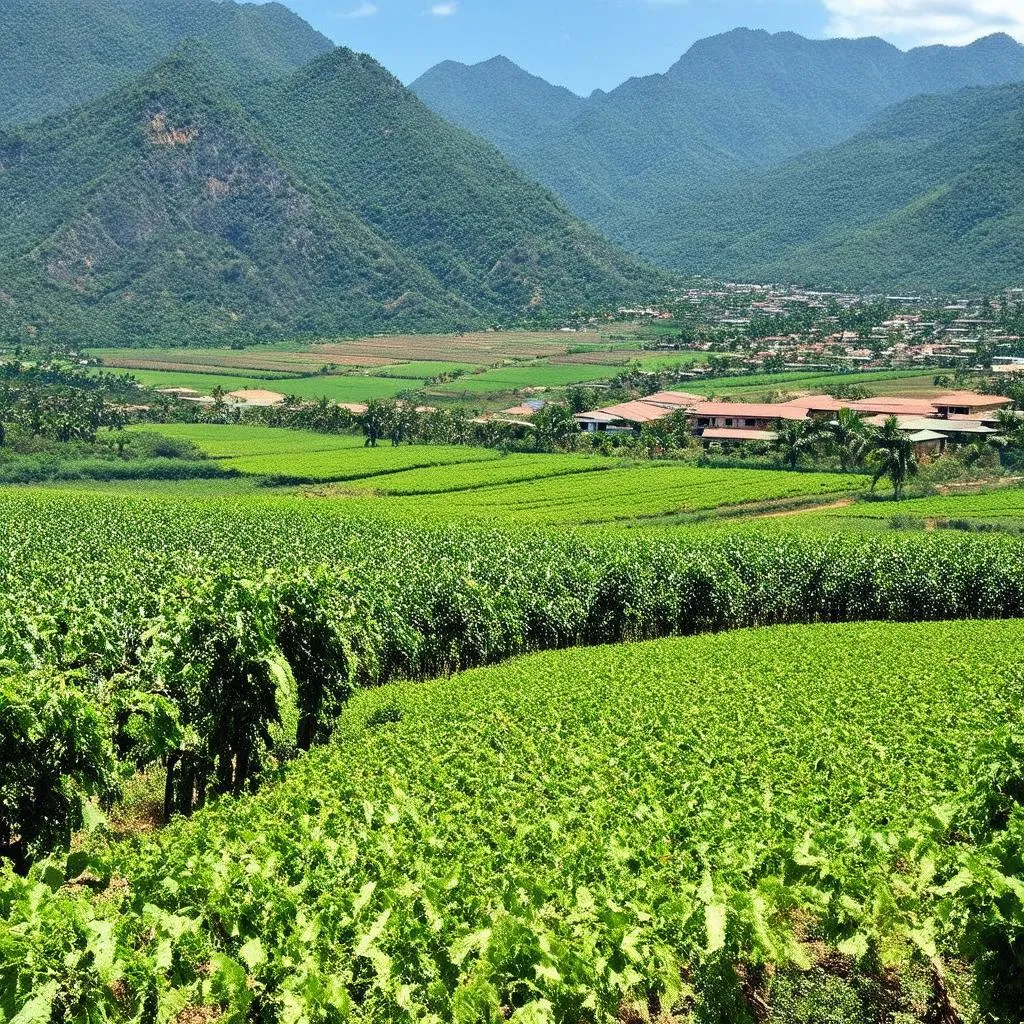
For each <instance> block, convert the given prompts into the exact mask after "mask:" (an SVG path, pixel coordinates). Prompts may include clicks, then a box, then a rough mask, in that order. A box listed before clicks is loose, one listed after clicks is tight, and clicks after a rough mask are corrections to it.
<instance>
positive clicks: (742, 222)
mask: <svg viewBox="0 0 1024 1024" xmlns="http://www.w3.org/2000/svg"><path fill="white" fill-rule="evenodd" d="M1021 81H1024V47H1022V46H1021V45H1020V44H1019V43H1017V42H1015V41H1014V40H1012V39H1011V38H1010V37H1009V36H1005V35H996V36H990V37H988V38H986V39H981V40H978V41H977V42H975V43H973V44H971V45H970V46H966V47H959V48H958V47H941V46H936V47H927V48H922V49H917V50H911V51H909V52H902V51H900V50H898V49H897V48H896V47H894V46H891V45H889V44H888V43H885V42H883V41H882V40H880V39H859V40H814V41H812V40H807V39H803V38H801V37H800V36H797V35H794V34H793V33H781V34H778V35H769V34H768V33H766V32H751V31H748V30H737V31H734V32H730V33H728V34H726V35H723V36H716V37H714V38H712V39H707V40H703V41H702V42H700V43H697V44H696V45H695V46H694V47H693V48H692V49H691V50H690V51H689V52H688V53H686V54H685V55H684V56H683V58H682V59H681V60H680V61H679V62H678V63H677V64H676V65H675V66H674V67H673V68H671V69H670V70H669V71H668V72H666V73H665V74H663V75H652V76H649V77H646V78H638V79H632V80H630V81H628V82H626V83H624V84H623V85H621V86H620V87H619V88H617V89H615V90H613V91H612V92H610V93H607V94H605V93H600V92H599V93H595V94H594V95H592V96H591V97H589V98H588V99H586V100H584V99H580V98H579V97H575V98H570V97H567V96H566V95H565V92H564V90H559V89H557V88H555V87H554V86H550V85H548V84H547V83H543V82H541V81H540V80H538V79H536V78H534V77H532V76H529V75H527V74H526V72H524V71H522V70H521V69H518V68H515V67H514V66H513V65H510V64H509V63H508V62H507V61H501V60H494V61H489V62H487V63H485V64H480V65H476V66H473V67H467V66H464V65H459V64H455V63H453V62H446V63H445V64H442V65H440V66H438V67H437V68H435V69H433V70H432V71H430V72H428V73H427V74H426V75H424V76H423V77H422V78H421V79H420V80H419V81H417V82H415V83H414V84H413V88H414V89H415V90H416V91H417V92H418V93H419V95H420V96H422V97H423V99H424V100H425V101H426V102H427V103H429V104H430V105H431V106H432V107H433V108H434V109H435V110H437V111H438V112H439V113H441V114H443V115H444V116H445V117H447V118H449V119H451V120H453V121H455V122H456V123H457V124H461V125H463V126H465V127H467V128H469V129H470V130H472V131H475V132H477V133H479V134H481V135H483V136H484V137H486V138H488V139H490V140H491V141H492V142H494V143H495V145H497V146H499V147H501V148H502V150H503V152H505V154H506V155H507V156H508V157H509V158H510V159H511V160H512V161H513V162H515V163H516V164H517V165H518V166H520V167H522V168H524V169H525V170H527V171H528V172H529V173H530V174H532V175H533V176H535V177H536V178H537V179H538V180H540V181H542V182H544V183H545V184H546V185H548V186H550V187H551V188H553V189H554V190H555V191H556V192H558V194H559V195H561V196H562V198H563V199H565V201H566V202H567V203H568V205H569V206H570V208H571V209H573V210H574V211H575V212H576V213H577V214H579V215H580V216H582V217H584V218H586V219H588V220H590V221H591V222H592V223H594V224H597V225H599V226H600V227H601V228H602V229H603V230H605V231H606V232H607V233H608V234H609V236H610V237H611V238H613V239H614V240H616V241H619V242H620V243H622V244H625V245H627V246H628V247H629V248H631V249H632V250H633V251H635V252H638V253H642V254H643V255H645V256H646V257H648V258H651V259H654V260H657V261H658V262H660V263H662V264H664V265H667V266H669V267H671V268H673V269H685V270H686V271H688V272H694V273H705V274H709V275H719V274H720V275H725V276H730V277H740V278H744V279H750V280H758V281H763V280H773V279H784V280H790V281H794V282H800V283H809V284H828V285H837V284H840V285H848V286H850V287H855V288H864V289H876V288H877V289H879V290H888V289H893V288H895V289H901V290H902V289H904V288H913V289H917V288H924V289H930V290H943V289H955V288H959V287H962V286H968V287H971V288H975V289H982V288H992V287H1003V286H1007V285H1009V284H1015V283H1017V280H1018V279H1019V277H1020V275H1021V273H1022V272H1024V254H1022V252H1021V250H1020V247H1019V246H1017V245H1015V244H1013V238H1014V235H1015V233H1017V232H1016V229H1017V224H1016V222H1015V219H1014V216H1015V215H1014V210H1015V207H1018V206H1019V201H1018V199H1017V195H1018V192H1019V188H1020V175H1019V168H1018V161H1017V160H1016V159H1015V158H1014V157H1013V154H1014V153H1016V152H1017V151H1018V147H1019V144H1018V143H1017V142H1016V141H1015V136H1014V129H1013V128H1012V126H1011V125H1010V124H1008V116H1009V115H1008V112H1007V109H1006V104H1007V94H1006V93H1000V92H998V91H997V90H996V87H998V86H1000V85H1007V84H1010V83H1014V82H1021ZM971 86H976V87H984V88H988V89H992V92H991V93H990V94H985V93H982V94H981V95H982V97H984V96H986V95H988V96H989V97H990V98H989V99H987V100H986V99H982V100H979V99H974V100H972V99H966V100H962V99H950V100H949V104H950V105H949V106H943V103H944V102H945V101H944V100H943V99H941V98H940V99H936V100H934V101H927V100H923V99H922V100H920V101H919V105H918V106H914V105H913V104H911V105H910V106H909V107H907V108H905V109H903V110H902V112H901V111H897V112H895V113H888V112H887V108H889V107H891V106H892V105H894V104H900V103H904V102H907V101H912V100H913V99H914V98H915V97H922V96H924V95H925V94H941V95H945V94H949V93H953V92H956V91H957V90H962V89H964V88H966V87H971ZM929 103H931V104H932V106H931V107H929ZM989 103H991V105H992V108H993V109H991V110H989V109H987V105H988V104H989ZM918 117H921V118H922V119H923V122H922V123H919V122H918V121H917V118H918ZM1000 117H1001V118H1002V120H1001V121H1000V120H999V119H1000ZM875 118H878V119H879V120H878V121H877V122H876V123H873V122H874V119H875ZM862 133H863V134H862ZM851 140H852V141H851ZM947 149H948V150H949V153H948V160H949V166H948V167H944V168H943V167H942V166H941V159H942V154H943V152H944V151H945V150H947ZM802 154H809V155H806V156H802ZM793 161H795V162H793ZM769 169H770V173H769ZM833 199H835V204H834V206H833V202H832V200H833ZM960 235H967V236H968V237H967V238H965V239H962V240H961V238H960V237H959V236H960ZM951 243H955V244H951Z"/></svg>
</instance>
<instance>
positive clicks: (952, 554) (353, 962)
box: [0, 378, 1024, 1024]
mask: <svg viewBox="0 0 1024 1024" xmlns="http://www.w3.org/2000/svg"><path fill="white" fill-rule="evenodd" d="M337 379H346V378H337ZM396 380H397V378H396ZM138 435H143V436H142V437H139V436H138ZM147 435H157V438H159V439H160V440H162V441H164V442H166V443H167V444H169V445H171V446H172V447H173V444H178V445H186V443H187V445H186V446H194V448H191V447H189V449H188V450H189V451H190V452H192V454H191V455H190V456H189V459H190V460H192V461H194V462H196V463H197V464H198V465H199V466H209V467H210V468H211V469H215V470H217V471H220V472H224V471H231V472H234V473H236V474H238V476H237V477H235V478H232V479H226V480H223V481H212V482H210V483H209V484H203V485H202V486H200V485H199V484H198V483H196V484H192V485H190V486H191V488H193V489H192V491H191V493H192V494H193V495H195V496H194V497H189V496H188V494H189V493H190V492H189V491H186V490H185V489H183V488H181V487H165V486H163V485H160V486H154V487H153V488H152V489H151V490H148V491H143V490H140V491H139V493H137V494H132V495H125V494H123V493H121V494H118V493H116V492H117V490H118V488H115V487H111V488H109V489H108V490H109V493H104V490H105V487H103V486H99V485H96V486H94V487H93V488H92V489H91V490H90V491H86V490H84V489H82V490H78V491H75V490H70V489H67V488H25V489H7V490H0V522H3V524H4V526H5V532H4V540H3V543H2V547H0V664H2V665H3V666H4V673H3V677H2V679H0V744H2V745H3V751H4V757H3V758H0V860H2V861H4V863H5V864H6V866H3V865H0V1020H2V1021H8V1022H10V1021H13V1022H16V1024H24V1022H29V1021H39V1022H50V1024H52V1022H54V1021H63V1020H82V1021H91V1020H106V1021H108V1022H110V1024H141V1022H143V1021H145V1022H146V1024H149V1022H167V1024H212V1022H213V1021H217V1020H221V1019H223V1020H225V1021H227V1020H236V1021H238V1022H239V1024H242V1022H249V1024H256V1022H260V1024H298V1022H301V1021H308V1022H309V1024H337V1022H340V1021H344V1020H351V1021H364V1022H368V1024H370V1022H377V1021H380V1022H391V1021H395V1020H408V1021H412V1020H424V1021H427V1020H433V1021H448V1020H451V1021H457V1022H461V1021H465V1022H466V1024H475V1022H479V1021H487V1022H490V1024H496V1022H498V1021H500V1020H504V1019H510V1020H513V1021H518V1022H521V1024H580V1022H586V1024H655V1022H657V1024H668V1022H669V1021H671V1022H672V1024H711V1022H715V1024H750V1022H751V1020H752V1019H753V1020H768V1019H777V1020H780V1021H783V1022H794V1024H796V1022H799V1024H821V1022H831V1021H833V1020H842V1021H843V1022H844V1024H845V1022H847V1021H849V1022H852V1024H882V1022H885V1024H897V1022H898V1024H935V1022H937V1021H941V1022H943V1024H953V1022H954V1021H955V1022H956V1024H967V1022H971V1024H981V1022H982V1021H992V1022H998V1024H1017V1021H1016V1019H1015V1017H1014V1016H1013V1014H1014V1013H1015V1008H1016V1007H1019V1006H1020V1005H1022V1002H1021V1000H1022V998H1024V997H1022V996H1021V994H1020V992H1019V979H1020V972H1019V970H1016V965H1017V960H1016V958H1017V949H1018V943H1019V936H1020V934H1021V928H1022V927H1024V899H1022V898H1021V896H1020V893H1021V892H1024V889H1021V888H1020V880H1019V876H1020V874H1021V869H1020V863H1019V835H1018V834H1019V830H1020V826H1021V821H1022V817H1021V815H1022V812H1021V808H1020V805H1019V802H1018V796H1017V795H1016V794H1017V793H1018V787H1019V778H1020V774H1021V770H1022V765H1024V755H1022V753H1021V751H1022V749H1024V747H1022V746H1021V741H1020V737H1019V728H1020V724H1021V719H1020V707H1021V700H1022V698H1024V690H1022V688H1024V678H1022V676H1021V673H1020V666H1019V651H1020V645H1021V642H1022V640H1024V626H1022V625H1021V621H1020V620H1021V619H1022V618H1024V576H1022V574H1021V571H1020V568H1021V565H1022V564H1024V540H1022V539H1021V538H1020V537H1018V536H1007V535H1002V536H1000V535H992V536H968V535H966V534H964V535H958V534H953V533H949V532H942V533H940V532H939V531H937V530H931V531H926V530H923V529H922V530H918V531H913V532H904V531H903V530H900V531H897V530H893V529H891V528H890V523H889V521H888V520H889V519H891V518H892V517H893V516H894V515H898V516H899V517H900V518H901V519H917V520H920V521H921V522H922V523H929V524H933V522H934V520H936V519H937V518H939V517H940V516H941V515H943V514H944V513H943V512H942V511H941V510H942V509H946V510H947V511H948V510H949V509H952V508H953V507H961V508H963V509H965V510H968V514H969V515H977V516H979V517H986V518H987V519H991V518H994V517H998V516H1000V515H1002V516H1004V517H1005V518H1006V519H1007V520H1010V521H1012V520H1013V519H1014V517H1015V516H1016V515H1017V512H1018V510H1019V508H1020V502H1019V494H1020V491H1015V490H1012V489H1007V490H1004V491H998V492H997V491H993V492H991V493H989V494H977V495H969V494H963V495H957V496H942V497H932V498H924V499H914V500H911V501H904V502H901V503H899V504H895V503H893V502H891V501H879V500H871V499H870V498H869V497H868V496H867V495H866V490H867V482H868V481H867V478H866V477H865V476H864V475H862V474H856V473H819V472H797V471H784V470H774V469H773V470H768V469H757V468H711V467H709V466H708V465H704V464H698V461H697V460H698V455H697V453H692V456H691V457H690V458H689V459H687V458H685V457H684V458H683V459H679V460H676V461H671V460H657V459H649V458H648V459H637V460H636V461H631V460H629V459H627V458H623V457H617V456H609V455H598V454H586V455H585V454H568V453H563V454H549V453H545V454H539V453H527V452H518V453H513V454H506V453H504V452H503V451H501V450H499V449H497V448H474V447H470V446H468V445H445V444H417V445H406V444H403V445H397V446H395V445H391V444H388V443H383V444H381V445H379V446H378V447H367V446H365V445H364V439H363V438H362V437H361V436H356V435H354V434H344V433H343V434H326V433H316V432H310V431H302V430H285V429H280V428H270V427H256V426H253V425H247V424H232V425H224V424H214V423H177V424H150V425H146V426H141V425H139V426H133V427H130V428H129V429H128V431H127V434H126V435H125V436H126V437H128V438H129V439H131V438H135V439H137V440H145V439H146V436H147ZM157 438H154V440H156V439H157ZM195 449H199V450H200V451H201V452H202V453H203V455H204V456H205V458H202V459H199V458H197V457H196V455H195ZM204 488H206V491H205V493H206V494H207V497H205V498H204V497H200V496H199V495H200V494H201V493H202V492H203V490H204ZM121 490H122V491H123V488H121ZM957 503H960V504H959V506H957ZM780 511H781V513H782V514H784V515H785V516H786V518H784V519H778V520H776V519H773V518H768V517H769V516H774V515H776V514H778V513H779V512H780ZM783 524H784V525H783ZM711 634H714V635H711ZM608 645H611V646H608ZM582 648H587V650H582ZM994 908H995V909H994ZM880 979H881V980H880ZM953 1005H955V1006H956V1007H957V1008H958V1009H957V1014H958V1016H957V1017H956V1018H953V1019H952V1020H950V1019H949V1018H948V1014H947V1013H946V1010H947V1009H948V1007H949V1006H953ZM836 1014H839V1016H838V1017H837V1016H836ZM944 1014H945V1016H944ZM766 1015H768V1016H766ZM19 1018H20V1019H19Z"/></svg>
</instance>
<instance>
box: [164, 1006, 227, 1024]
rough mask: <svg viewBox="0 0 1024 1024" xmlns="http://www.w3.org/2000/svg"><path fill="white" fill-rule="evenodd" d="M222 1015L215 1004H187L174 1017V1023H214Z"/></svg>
mask: <svg viewBox="0 0 1024 1024" xmlns="http://www.w3.org/2000/svg"><path fill="white" fill-rule="evenodd" d="M220 1015H221V1013H220V1010H218V1009H217V1008H216V1007H214V1006H187V1007H185V1009H184V1010H182V1011H181V1013H179V1014H178V1016H177V1017H175V1018H174V1024H213V1021H215V1020H217V1018H218V1017H220Z"/></svg>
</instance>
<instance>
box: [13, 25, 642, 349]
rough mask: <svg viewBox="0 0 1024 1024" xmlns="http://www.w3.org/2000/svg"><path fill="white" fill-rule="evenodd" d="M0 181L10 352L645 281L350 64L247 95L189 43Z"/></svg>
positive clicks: (597, 293) (308, 322)
mask: <svg viewBox="0 0 1024 1024" xmlns="http://www.w3.org/2000/svg"><path fill="white" fill-rule="evenodd" d="M0 164H2V166H3V167H4V168H5V170H4V172H3V174H0V209H5V210H9V211H12V215H11V216H9V217H7V218H6V219H5V220H4V221H3V222H2V223H0V277H2V279H3V293H2V295H0V298H2V300H3V301H2V302H0V331H2V333H3V334H4V335H5V336H6V337H8V338H11V339H27V340H59V341H64V342H69V343H76V344H83V343H85V342H88V341H96V340H100V341H103V342H106V343H108V344H129V345H144V344H159V343H161V342H164V343H166V342H171V341H174V342H177V343H182V342H184V343H186V344H217V343H225V342H230V341H235V340H238V339H248V340H261V339H269V338H277V337H281V336H286V335H291V336H295V335H307V336H310V335H318V336H322V335H325V334H326V335H330V334H335V335H336V334H355V333H361V332H368V333H372V332H374V331H379V330H385V329H387V330H392V331H399V330H410V329H413V330H423V329H427V328H430V329H434V330H450V329H460V328H464V327H469V326H486V325H487V324H489V323H493V322H495V321H510V320H511V321H516V320H521V319H524V318H528V317H534V318H545V317H551V316H557V315H559V313H564V312H565V311H568V310H570V309H576V308H580V307H593V306H595V305H599V304H601V303H604V302H609V301H619V300H625V299H627V298H629V297H633V296H637V295H642V294H644V293H645V292H646V291H648V290H649V289H650V288H651V287H652V285H653V283H654V282H655V281H656V280H657V276H656V275H655V274H654V273H653V272H651V271H649V270H647V269H646V268H644V267H643V266H641V265H640V264H638V263H636V262H634V261H633V260H631V259H630V258H628V257H626V256H624V255H622V254H621V253H620V252H618V251H617V250H615V249H614V248H613V247H612V246H611V245H609V244H608V243H606V242H605V241H604V240H603V239H601V238H600V237H599V236H598V235H597V234H596V233H595V232H593V231H592V230H590V229H588V228H586V227H584V226H583V225H582V224H580V223H579V222H578V221H576V220H574V219H573V218H572V217H571V215H569V214H568V212H567V211H566V210H565V209H564V208H563V207H562V206H561V205H560V204H559V203H558V202H557V201H556V200H555V199H554V198H553V197H551V196H550V195H549V194H548V193H547V192H545V191H544V190H543V189H542V188H540V187H539V186H536V185H533V184H532V183H530V182H528V181H527V180H526V179H525V178H523V177H522V176H521V175H519V174H518V173H517V172H515V171H514V170H512V168H511V167H509V166H508V165H507V164H506V163H505V162H504V160H503V159H502V158H501V156H500V155H499V154H498V153H497V151H496V150H494V149H493V148H492V147H490V146H489V145H488V144H486V143H484V142H481V141H479V140H477V139H475V138H473V137H472V136H470V135H468V134H466V133H463V132H461V131H460V130H458V129H456V128H453V127H451V126H450V125H447V124H446V123H444V122H443V121H441V120H440V118H438V117H437V116H436V115H434V114H432V113H430V111H429V110H428V109H427V108H426V107H425V106H424V105H423V104H422V103H421V102H420V101H419V100H418V99H416V97H415V96H413V95H412V94H411V93H409V92H408V91H407V90H405V89H404V88H403V87H402V86H401V84H400V83H399V82H398V81H397V80H396V79H395V78H393V77H392V76H391V75H389V74H388V73H387V72H386V71H385V70H384V69H383V68H381V67H380V66H379V65H378V64H376V63H375V62H374V61H372V60H371V59H370V58H368V57H364V56H359V55H357V54H354V53H352V52H351V51H349V50H344V49H335V50H331V51H329V52H328V53H326V54H324V55H323V56H321V57H319V58H317V59H316V60H314V61H313V62H312V63H311V64H309V65H307V66H306V67H304V68H303V69H302V70H301V71H299V72H297V73H296V74H295V76H294V77H285V78H283V79H279V80H277V81H275V82H273V83H268V84H265V85H263V86H259V85H256V84H253V83H250V84H249V85H248V86H247V87H244V88H242V87H240V86H239V82H238V79H237V76H235V75H234V74H233V72H232V71H231V69H229V68H226V66H225V63H224V61H223V60H222V59H221V58H220V57H219V56H217V55H216V54H214V53H212V52H211V50H210V49H209V47H207V46H206V45H205V44H199V43H194V42H187V43H185V44H182V46H181V47H179V48H178V50H176V51H175V53H174V54H173V55H172V56H171V57H169V58H168V59H166V60H165V61H163V62H162V63H161V64H160V65H158V66H157V67H156V68H155V69H154V70H152V71H151V72H149V73H148V74H147V75H145V76H144V77H143V78H141V79H140V80H139V81H137V82H134V83H132V84H130V85H128V86H125V87H123V88H122V89H120V90H118V91H116V92H114V93H111V94H109V95H107V96H104V97H102V98H101V99H99V100H96V101H95V102H93V103H91V104H89V105H88V106H86V107H83V108H81V109H78V110H75V111H72V112H69V113H66V114H62V115H58V116H55V117H54V118H51V119H49V120H46V121H43V122H39V123H36V124H33V125H30V126H27V127H25V128H23V129H19V130H17V131H15V132H12V133H8V134H7V135H0Z"/></svg>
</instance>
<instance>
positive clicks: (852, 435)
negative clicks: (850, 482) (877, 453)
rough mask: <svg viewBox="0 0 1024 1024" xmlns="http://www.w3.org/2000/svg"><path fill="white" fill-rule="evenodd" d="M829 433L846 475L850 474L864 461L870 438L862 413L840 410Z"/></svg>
mask: <svg viewBox="0 0 1024 1024" xmlns="http://www.w3.org/2000/svg"><path fill="white" fill-rule="evenodd" d="M828 432H829V435H830V437H831V439H832V443H833V444H834V445H835V448H836V452H837V454H838V455H839V465H840V467H841V468H842V470H843V472H844V473H848V472H849V471H850V470H851V469H854V468H856V467H857V466H859V465H860V464H861V462H863V461H864V453H865V449H866V448H867V443H868V438H867V431H866V430H865V429H864V421H863V420H862V419H861V418H860V413H858V412H855V411H854V410H853V409H840V410H839V415H838V416H836V418H835V421H834V422H833V423H830V424H829V427H828Z"/></svg>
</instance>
